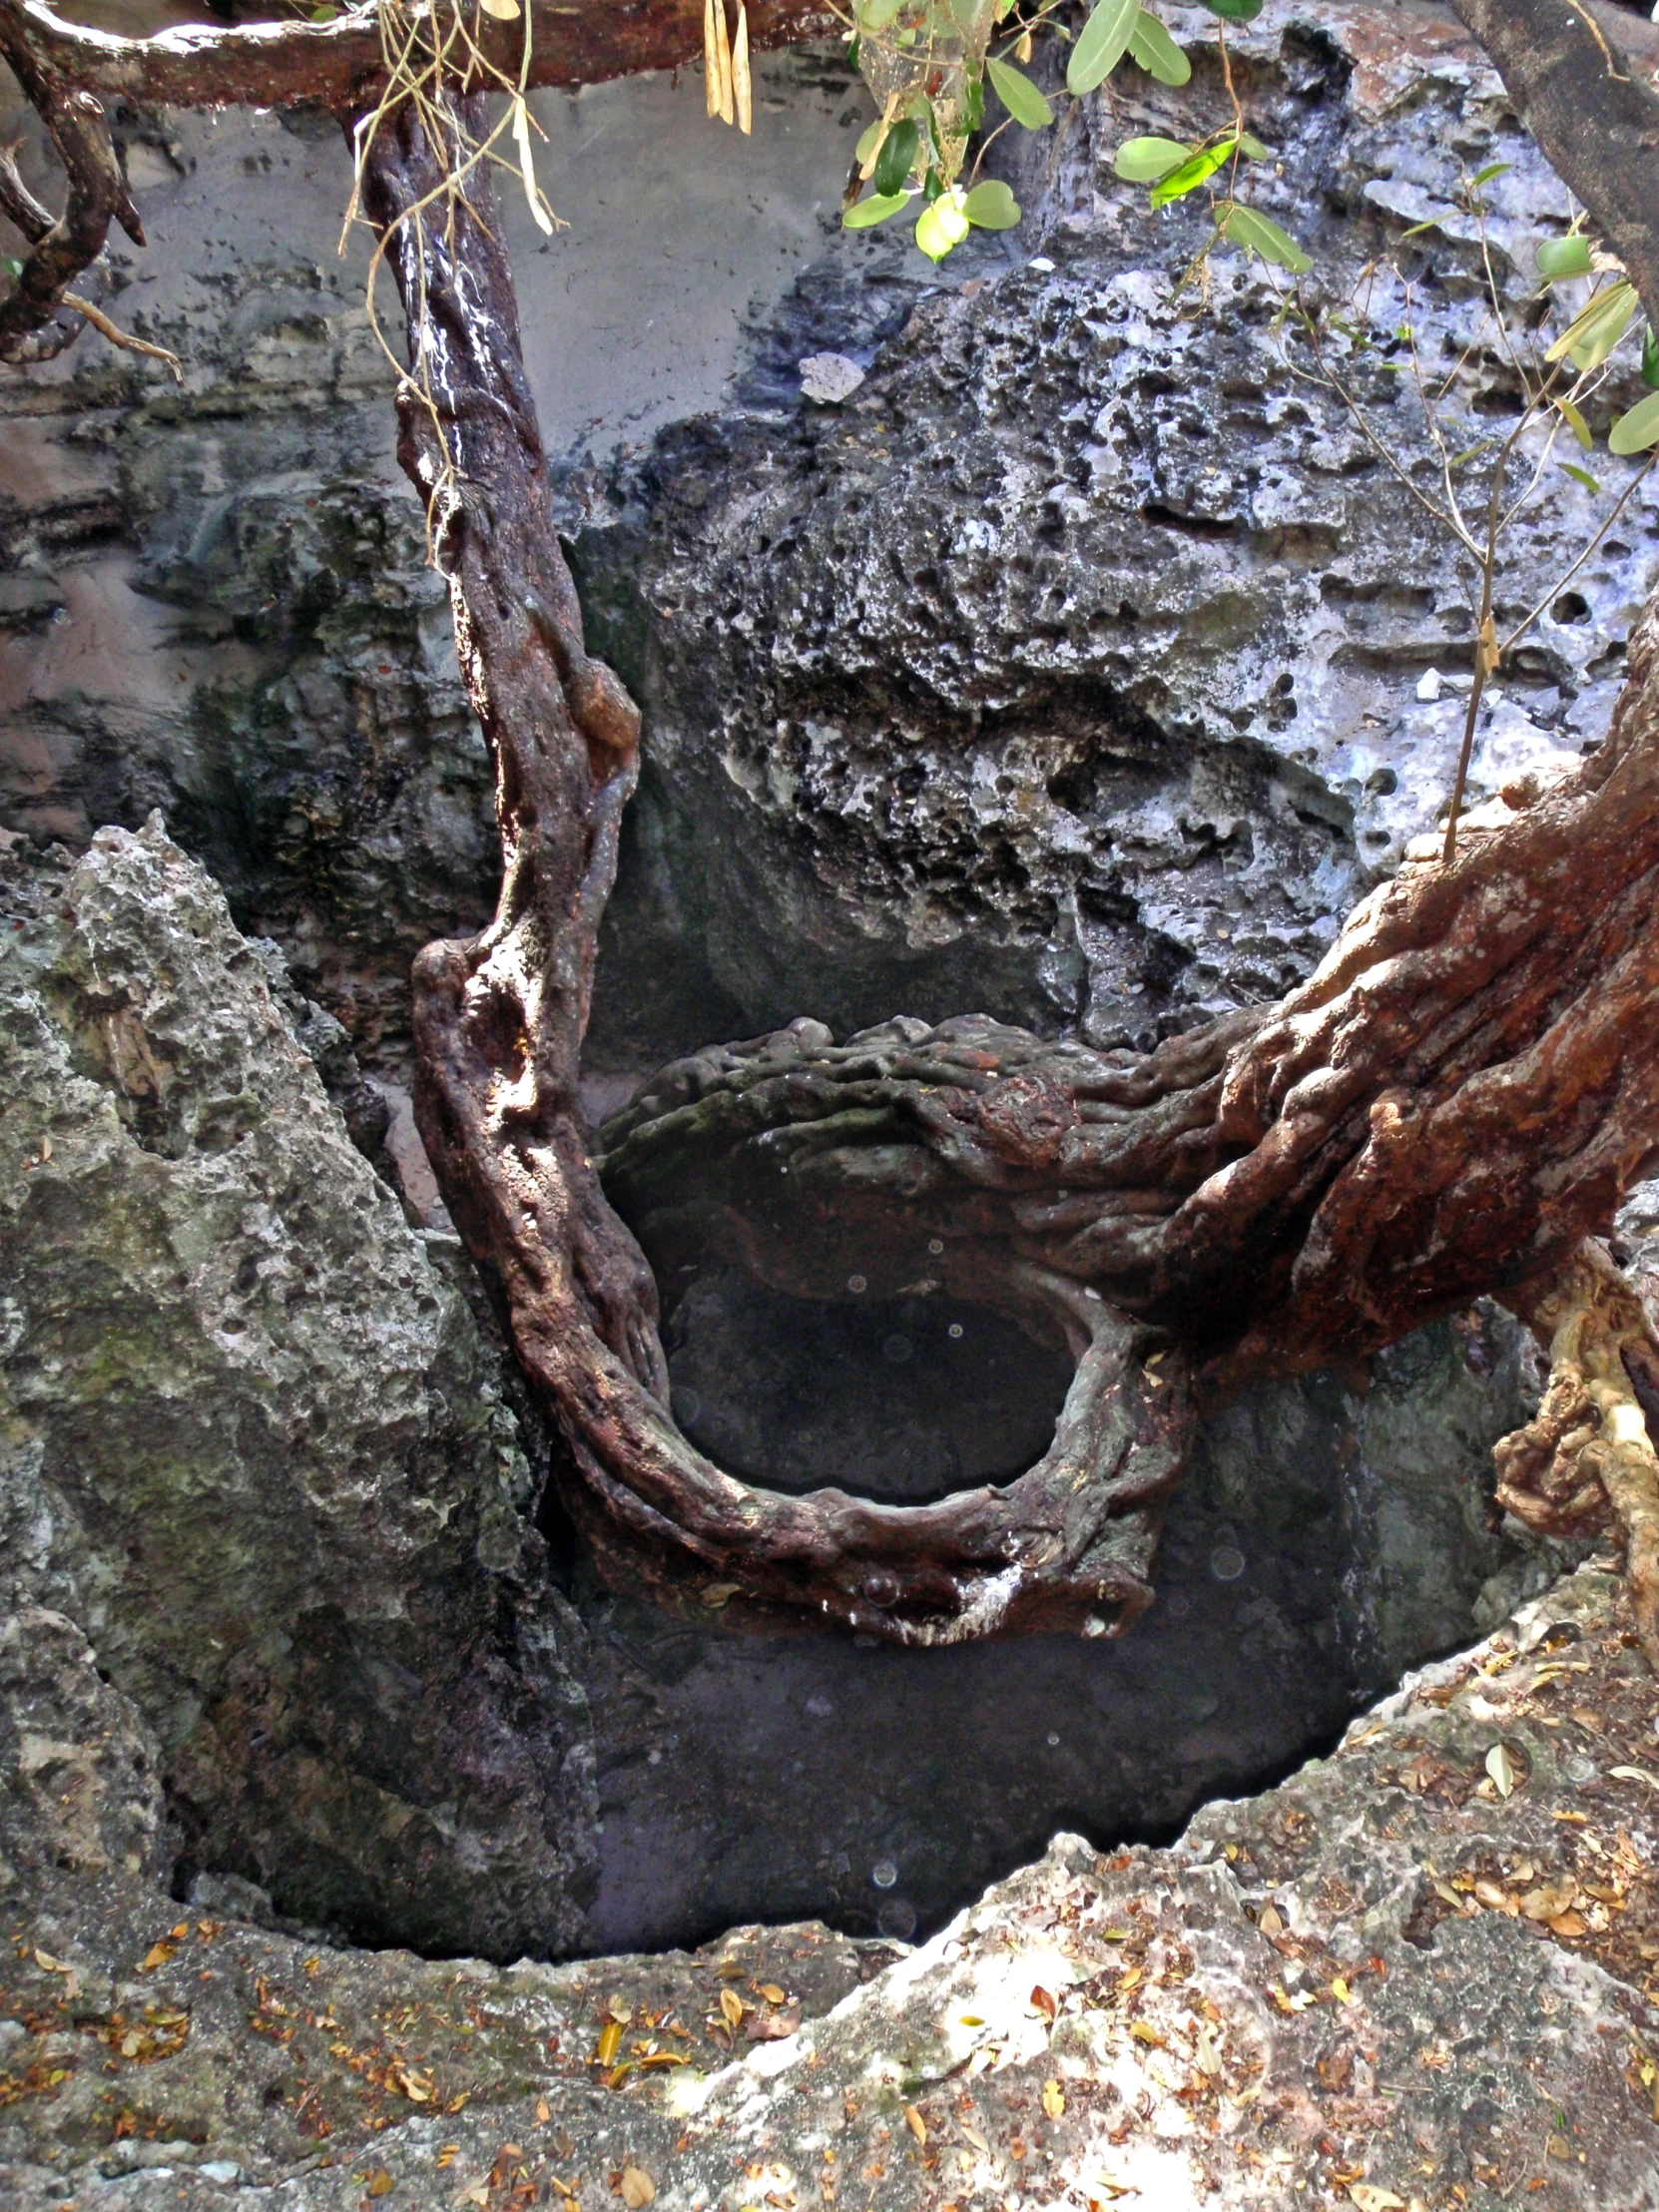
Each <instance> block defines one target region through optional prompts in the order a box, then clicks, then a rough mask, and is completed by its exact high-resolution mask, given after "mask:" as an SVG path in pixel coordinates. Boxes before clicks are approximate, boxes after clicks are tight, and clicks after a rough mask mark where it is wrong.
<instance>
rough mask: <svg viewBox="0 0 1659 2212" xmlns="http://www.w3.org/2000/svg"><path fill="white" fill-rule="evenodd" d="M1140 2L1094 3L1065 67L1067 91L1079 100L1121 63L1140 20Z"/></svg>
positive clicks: (1103, 0)
mask: <svg viewBox="0 0 1659 2212" xmlns="http://www.w3.org/2000/svg"><path fill="white" fill-rule="evenodd" d="M1140 12H1141V0H1095V5H1094V11H1093V13H1092V14H1091V15H1090V17H1089V20H1088V21H1087V23H1085V24H1084V26H1083V28H1082V31H1081V32H1080V34H1079V36H1078V40H1077V44H1076V45H1075V46H1074V47H1073V48H1072V50H1071V59H1070V61H1069V62H1067V64H1066V87H1067V90H1068V91H1071V92H1075V93H1076V94H1078V95H1079V97H1081V95H1082V94H1084V93H1085V92H1093V90H1094V89H1095V87H1096V85H1101V84H1104V83H1105V82H1106V79H1107V78H1108V77H1109V76H1110V75H1111V74H1112V72H1113V70H1114V69H1116V67H1117V66H1118V63H1119V62H1120V61H1122V59H1123V57H1124V54H1125V53H1126V51H1127V50H1128V46H1129V41H1130V38H1131V36H1132V34H1133V32H1134V29H1135V24H1136V21H1137V19H1138V18H1139V16H1140Z"/></svg>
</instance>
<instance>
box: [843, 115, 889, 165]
mask: <svg viewBox="0 0 1659 2212" xmlns="http://www.w3.org/2000/svg"><path fill="white" fill-rule="evenodd" d="M886 135H887V125H886V119H885V117H883V116H879V115H878V116H877V117H876V118H875V121H874V122H873V123H872V124H871V125H870V127H869V129H868V130H867V131H866V132H865V133H864V134H863V136H862V137H861V138H860V139H859V141H858V143H857V145H856V146H855V147H854V148H853V149H852V158H853V160H854V161H855V162H856V163H857V165H858V167H859V168H860V169H862V168H863V166H864V164H865V162H867V161H868V160H869V158H870V156H871V155H872V154H873V153H874V152H875V150H876V148H877V147H878V146H879V145H880V143H881V141H882V140H883V139H884V138H885V137H886Z"/></svg>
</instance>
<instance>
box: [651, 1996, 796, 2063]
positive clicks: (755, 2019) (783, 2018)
mask: <svg viewBox="0 0 1659 2212" xmlns="http://www.w3.org/2000/svg"><path fill="white" fill-rule="evenodd" d="M800 2025H801V2007H800V2006H799V2005H798V2004H792V2005H789V2006H787V2007H786V2009H785V2010H783V2011H782V2012H751V2014H750V2015H749V2024H748V2026H747V2027H746V2028H745V2029H744V2034H745V2036H746V2037H747V2039H748V2040H749V2041H750V2042H752V2043H781V2042H784V2041H786V2040H787V2039H788V2037H790V2036H791V2035H793V2034H794V2033H795V2031H796V2029H797V2028H798V2027H799V2026H800ZM662 2055H663V2057H665V2058H669V2059H672V2060H675V2061H676V2062H677V2063H680V2064H685V2063H687V2061H686V2060H683V2059H681V2058H680V2056H679V2053H678V2052H677V2051H664V2052H663V2054H662Z"/></svg>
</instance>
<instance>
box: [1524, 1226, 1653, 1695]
mask: <svg viewBox="0 0 1659 2212" xmlns="http://www.w3.org/2000/svg"><path fill="white" fill-rule="evenodd" d="M1505 1303H1507V1304H1508V1305H1509V1306H1510V1307H1511V1308H1512V1310H1513V1311H1514V1312H1515V1313H1516V1314H1517V1315H1518V1316H1519V1317H1520V1319H1521V1320H1522V1321H1524V1322H1525V1323H1526V1324H1527V1325H1528V1327H1529V1328H1530V1329H1531V1330H1532V1332H1533V1334H1534V1335H1535V1336H1536V1337H1537V1339H1538V1341H1539V1343H1540V1344H1542V1345H1544V1346H1546V1347H1547V1349H1548V1352H1549V1368H1550V1376H1549V1387H1548V1389H1547V1390H1546V1391H1545V1393H1544V1399H1543V1403H1542V1404H1541V1405H1540V1406H1539V1408H1538V1412H1537V1415H1536V1417H1535V1418H1534V1419H1533V1420H1531V1421H1530V1422H1528V1424H1527V1425H1526V1427H1524V1428H1521V1429H1517V1430H1516V1431H1515V1433H1514V1434H1513V1435H1512V1436H1505V1437H1504V1438H1503V1440H1502V1441H1501V1442H1500V1443H1499V1444H1498V1445H1497V1446H1496V1448H1495V1450H1494V1452H1493V1458H1494V1459H1495V1461H1496V1463H1497V1470H1498V1490H1497V1496H1498V1502H1499V1504H1501V1505H1503V1506H1505V1507H1507V1509H1508V1510H1509V1511H1510V1512H1512V1513H1514V1514H1515V1515H1516V1517H1517V1518H1518V1519H1520V1520H1523V1521H1525V1522H1526V1524H1527V1526H1528V1527H1530V1528H1535V1529H1538V1530H1539V1531H1541V1532H1543V1533H1547V1534H1550V1535H1579V1534H1583V1533H1585V1532H1586V1531H1587V1530H1589V1529H1592V1528H1594V1527H1597V1526H1599V1525H1600V1524H1601V1523H1602V1521H1603V1520H1604V1519H1605V1517H1606V1510H1605V1509H1606V1507H1608V1506H1610V1507H1611V1508H1612V1513H1613V1517H1614V1518H1615V1519H1616V1520H1617V1521H1618V1523H1619V1525H1620V1527H1621V1528H1622V1529H1623V1531H1624V1538H1625V1581H1626V1584H1627V1586H1628V1588H1629V1592H1630V1602H1631V1606H1632V1609H1633V1611H1634V1613H1635V1618H1636V1630H1637V1633H1638V1634H1639V1635H1640V1637H1641V1639H1642V1648H1643V1649H1644V1651H1645V1652H1646V1653H1647V1656H1648V1661H1649V1663H1650V1664H1651V1665H1652V1667H1653V1668H1654V1670H1655V1672H1656V1673H1659V1451H1655V1449H1654V1443H1653V1438H1652V1435H1651V1434H1650V1433H1649V1429H1648V1423H1647V1418H1646V1415H1645V1414H1644V1412H1643V1409H1642V1397H1641V1396H1638V1394H1637V1383H1638V1382H1639V1383H1641V1384H1642V1385H1644V1388H1643V1395H1653V1394H1654V1393H1653V1391H1652V1384H1653V1383H1659V1341H1656V1340H1655V1337H1654V1333H1653V1329H1652V1326H1651V1324H1650V1323H1649V1321H1648V1318H1647V1315H1646V1313H1645V1311H1644V1310H1643V1307H1642V1303H1641V1301H1640V1299H1639V1298H1638V1297H1637V1296H1636V1293H1635V1291H1634V1290H1633V1289H1632V1288H1631V1286H1630V1284H1629V1283H1628V1281H1627V1280H1626V1279H1625V1277H1624V1275H1623V1274H1622V1273H1621V1272H1620V1270H1619V1269H1618V1268H1617V1267H1616V1266H1615V1265H1614V1263H1613V1260H1612V1259H1611V1257H1610V1256H1609V1254H1608V1252H1607V1250H1606V1247H1605V1246H1603V1245H1600V1244H1596V1243H1594V1242H1591V1241H1586V1242H1585V1243H1584V1244H1582V1245H1580V1246H1579V1248H1578V1250H1577V1252H1576V1253H1575V1254H1574V1255H1573V1257H1572V1259H1571V1260H1570V1261H1569V1262H1568V1263H1567V1264H1566V1266H1565V1267H1564V1268H1562V1269H1561V1270H1560V1272H1559V1273H1558V1274H1557V1275H1555V1276H1554V1277H1552V1278H1550V1279H1548V1280H1547V1281H1545V1282H1543V1283H1542V1284H1538V1285H1528V1286H1527V1287H1526V1288H1525V1289H1524V1290H1523V1291H1521V1292H1519V1293H1517V1294H1514V1295H1513V1296H1511V1297H1510V1298H1509V1299H1507V1300H1506V1302H1505Z"/></svg>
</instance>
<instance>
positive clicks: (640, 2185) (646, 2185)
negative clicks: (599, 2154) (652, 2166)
mask: <svg viewBox="0 0 1659 2212" xmlns="http://www.w3.org/2000/svg"><path fill="white" fill-rule="evenodd" d="M617 2194H618V2196H620V2197H621V2199H622V2201H623V2203H624V2204H625V2205H627V2207H628V2212H644V2208H645V2206H646V2205H648V2204H649V2203H650V2202H651V2201H652V2199H653V2198H654V2197H655V2196H656V2194H657V2184H656V2183H655V2182H654V2181H653V2180H652V2178H651V2176H650V2175H649V2174H648V2173H647V2172H646V2170H645V2168H644V2167H643V2166H624V2167H623V2169H622V2180H621V2181H620V2183H619V2184H618V2185H617Z"/></svg>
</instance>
